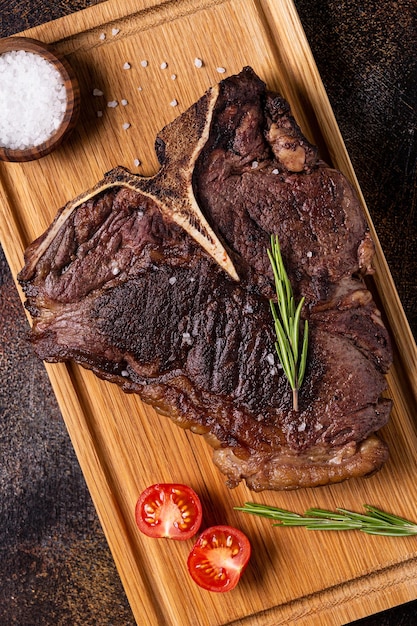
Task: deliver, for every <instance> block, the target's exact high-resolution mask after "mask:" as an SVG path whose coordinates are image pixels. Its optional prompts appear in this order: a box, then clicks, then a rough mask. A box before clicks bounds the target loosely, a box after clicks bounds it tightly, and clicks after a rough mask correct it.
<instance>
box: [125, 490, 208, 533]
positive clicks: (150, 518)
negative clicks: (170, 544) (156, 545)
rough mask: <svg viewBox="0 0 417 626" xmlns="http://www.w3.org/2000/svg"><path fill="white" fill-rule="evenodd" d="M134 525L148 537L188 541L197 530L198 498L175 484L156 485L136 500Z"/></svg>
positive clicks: (199, 510) (198, 526) (200, 516)
mask: <svg viewBox="0 0 417 626" xmlns="http://www.w3.org/2000/svg"><path fill="white" fill-rule="evenodd" d="M135 516H136V523H137V525H138V527H139V530H141V531H142V532H143V533H144V534H145V535H148V537H156V538H162V537H165V538H168V539H180V540H185V539H190V537H193V536H194V535H195V534H196V533H197V531H198V529H199V528H200V526H201V520H202V506H201V502H200V498H199V497H198V495H197V494H196V493H195V491H194V490H193V489H191V487H188V486H187V485H181V484H177V483H157V484H155V485H151V486H150V487H147V488H146V489H145V490H144V491H143V492H142V493H141V495H140V496H139V499H138V501H137V503H136V509H135Z"/></svg>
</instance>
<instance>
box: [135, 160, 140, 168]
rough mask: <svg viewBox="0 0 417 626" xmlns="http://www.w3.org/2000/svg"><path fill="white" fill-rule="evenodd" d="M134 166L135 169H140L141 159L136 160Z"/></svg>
mask: <svg viewBox="0 0 417 626" xmlns="http://www.w3.org/2000/svg"><path fill="white" fill-rule="evenodd" d="M133 165H134V166H135V167H139V165H140V161H139V159H135V160H134V161H133Z"/></svg>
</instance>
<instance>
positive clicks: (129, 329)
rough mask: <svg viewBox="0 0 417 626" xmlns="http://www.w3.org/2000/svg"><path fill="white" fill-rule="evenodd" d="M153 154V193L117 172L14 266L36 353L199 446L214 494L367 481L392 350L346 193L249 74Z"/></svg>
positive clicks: (193, 114) (357, 217)
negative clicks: (107, 388) (274, 261)
mask: <svg viewBox="0 0 417 626" xmlns="http://www.w3.org/2000/svg"><path fill="white" fill-rule="evenodd" d="M156 151H157V155H158V159H159V161H160V165H161V167H160V170H159V172H158V173H157V174H156V175H155V176H153V177H141V176H138V175H134V174H132V173H130V172H129V171H128V170H126V169H124V168H122V167H117V168H115V169H114V170H112V171H111V172H110V173H108V174H107V175H106V176H105V178H104V179H103V180H102V181H101V182H99V183H98V185H97V186H96V187H95V188H94V189H92V190H91V191H89V192H87V193H85V194H82V195H81V196H80V197H78V198H76V199H75V200H74V201H72V202H69V203H68V204H67V205H66V206H64V207H63V208H62V209H61V210H60V212H59V213H58V215H57V217H56V218H55V220H54V222H53V223H52V224H51V226H50V227H49V229H48V230H47V231H46V232H45V233H44V234H43V235H42V236H41V237H40V238H39V239H37V240H36V241H35V242H33V243H32V244H31V245H30V246H29V248H28V249H27V251H26V254H25V262H26V264H25V267H24V268H23V269H22V271H21V272H20V274H19V281H20V283H21V285H22V287H23V289H24V292H25V294H26V297H27V302H26V306H27V308H28V310H29V311H30V313H31V314H32V316H33V329H32V331H31V340H32V342H33V346H34V349H35V351H36V353H37V354H38V355H39V357H40V358H42V359H45V360H46V361H49V362H57V361H65V360H69V359H72V360H74V361H76V362H77V363H79V364H81V365H83V366H84V367H87V368H89V369H91V370H93V371H94V372H95V373H96V374H97V375H98V376H100V377H102V378H104V379H106V380H108V381H111V382H113V383H117V384H118V385H120V386H121V387H122V389H123V390H124V391H126V392H135V393H138V394H139V395H140V396H141V398H142V399H143V400H144V401H145V402H146V403H150V404H152V405H153V406H154V407H155V408H156V409H157V410H158V411H159V412H161V413H162V414H165V415H169V416H170V417H171V418H172V419H173V420H174V422H176V423H177V424H179V425H180V426H182V427H184V428H191V429H192V430H193V431H195V432H197V433H200V434H202V435H203V436H204V437H205V438H206V439H207V441H208V442H209V443H210V444H211V445H212V446H213V447H214V453H213V458H214V462H215V463H216V465H217V466H218V467H219V468H220V470H221V471H222V472H223V473H224V474H225V475H226V476H227V482H228V485H229V486H230V487H233V486H235V485H237V484H238V483H239V482H240V481H241V480H242V479H244V480H246V483H247V485H248V486H249V487H250V488H251V489H253V490H255V491H260V490H263V489H278V490H281V489H294V488H298V487H310V486H318V485H325V484H329V483H335V482H340V481H342V480H344V479H347V478H351V477H358V476H364V475H369V474H371V473H373V472H374V471H376V470H378V469H379V468H380V467H381V466H382V464H383V463H384V462H385V460H386V459H387V456H388V451H387V447H386V444H385V443H384V442H383V441H382V440H381V439H380V438H379V437H378V435H377V434H376V432H377V431H378V430H379V429H380V428H381V427H382V426H384V424H385V423H386V422H387V420H388V417H389V412H390V401H389V400H387V399H384V398H383V397H382V394H383V392H384V390H385V387H386V384H385V377H384V373H386V371H387V369H388V367H389V365H390V362H391V349H390V343H389V338H388V334H387V331H386V329H385V327H384V325H383V323H382V321H381V316H380V314H379V312H378V310H377V308H376V306H375V304H374V302H373V299H372V296H371V294H370V292H369V291H368V289H367V288H366V286H365V283H364V280H363V276H364V275H365V274H367V273H369V272H371V271H372V270H371V260H372V255H373V244H372V241H371V239H370V236H369V233H368V229H367V224H366V221H365V217H364V214H363V211H362V208H361V207H360V205H359V202H358V199H357V198H356V196H355V193H354V192H353V190H352V187H351V185H350V184H349V183H348V182H347V180H346V179H345V178H344V177H343V176H342V174H341V173H339V172H337V171H335V170H334V169H332V168H330V167H328V166H327V165H326V164H325V163H324V162H323V161H321V160H320V159H319V158H318V155H317V150H316V148H315V147H313V146H312V145H310V144H309V143H308V141H307V140H306V139H305V137H304V136H303V135H302V133H301V131H300V129H299V127H298V126H297V124H296V122H295V120H294V119H293V117H292V115H291V112H290V109H289V106H288V104H287V102H286V101H285V100H284V99H283V98H282V97H281V96H280V95H278V94H276V93H271V92H269V91H268V90H267V89H266V86H265V84H264V83H263V82H262V81H261V80H260V79H259V78H258V77H257V76H256V75H255V74H254V72H253V70H251V69H250V68H245V69H243V70H242V72H241V73H240V74H238V75H236V76H232V77H229V78H226V79H225V80H223V81H222V82H221V83H220V84H219V85H216V86H215V87H213V88H212V89H210V90H209V91H208V92H207V93H206V94H205V95H204V96H203V97H202V98H201V99H200V100H199V101H198V102H197V103H196V104H194V105H193V106H192V107H191V108H190V109H189V110H187V111H186V112H185V113H184V114H182V115H181V116H180V117H178V118H177V119H176V120H175V121H174V122H173V123H172V124H170V125H168V126H167V127H166V128H164V129H163V130H162V131H161V132H160V134H159V135H158V137H157V140H156ZM271 234H276V235H278V238H279V241H280V244H281V249H282V254H283V258H284V262H285V265H286V268H287V271H288V274H289V277H290V280H291V282H292V285H293V288H294V292H295V297H296V299H297V300H298V299H299V298H300V296H301V295H304V296H305V298H306V300H305V305H304V307H303V317H304V318H308V319H309V325H310V339H309V353H308V363H307V371H306V377H305V380H304V383H303V385H302V387H301V390H300V394H299V410H298V411H294V410H293V406H292V394H291V389H290V387H289V384H288V381H287V379H286V377H285V375H284V373H283V371H282V369H281V368H280V365H279V363H278V361H277V358H276V356H274V341H275V337H274V328H273V322H272V317H271V312H270V306H269V298H272V297H274V283H273V275H272V271H271V268H270V263H269V260H268V256H267V248H268V247H269V245H270V236H271Z"/></svg>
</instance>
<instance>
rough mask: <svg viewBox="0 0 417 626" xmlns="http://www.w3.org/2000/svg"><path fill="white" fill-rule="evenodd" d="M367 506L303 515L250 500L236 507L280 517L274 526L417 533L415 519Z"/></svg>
mask: <svg viewBox="0 0 417 626" xmlns="http://www.w3.org/2000/svg"><path fill="white" fill-rule="evenodd" d="M363 506H364V508H365V510H366V514H362V513H354V512H353V511H348V510H347V509H339V508H338V509H336V512H332V511H327V510H325V509H315V508H312V509H308V510H307V511H306V512H305V514H304V515H299V514H298V513H292V512H291V511H286V510H285V509H279V508H276V507H273V506H265V505H263V504H256V503H253V502H246V503H245V505H244V506H243V507H236V510H237V511H243V512H244V513H250V514H252V515H259V516H261V517H267V518H269V519H273V520H277V523H276V524H273V525H274V526H304V528H307V529H308V530H360V531H361V532H363V533H367V534H368V535H386V536H390V537H407V536H411V535H417V524H415V523H414V522H410V521H409V520H407V519H404V518H403V517H398V515H393V514H391V513H385V511H381V510H380V509H377V508H375V507H373V506H370V505H369V504H364V505H363Z"/></svg>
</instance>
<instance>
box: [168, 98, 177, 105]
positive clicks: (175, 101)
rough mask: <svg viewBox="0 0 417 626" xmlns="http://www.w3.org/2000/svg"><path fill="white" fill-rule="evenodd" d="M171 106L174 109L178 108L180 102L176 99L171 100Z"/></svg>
mask: <svg viewBox="0 0 417 626" xmlns="http://www.w3.org/2000/svg"><path fill="white" fill-rule="evenodd" d="M169 104H170V105H171V106H172V107H176V106H177V105H178V102H177V100H175V98H174V100H171V102H170V103H169Z"/></svg>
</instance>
